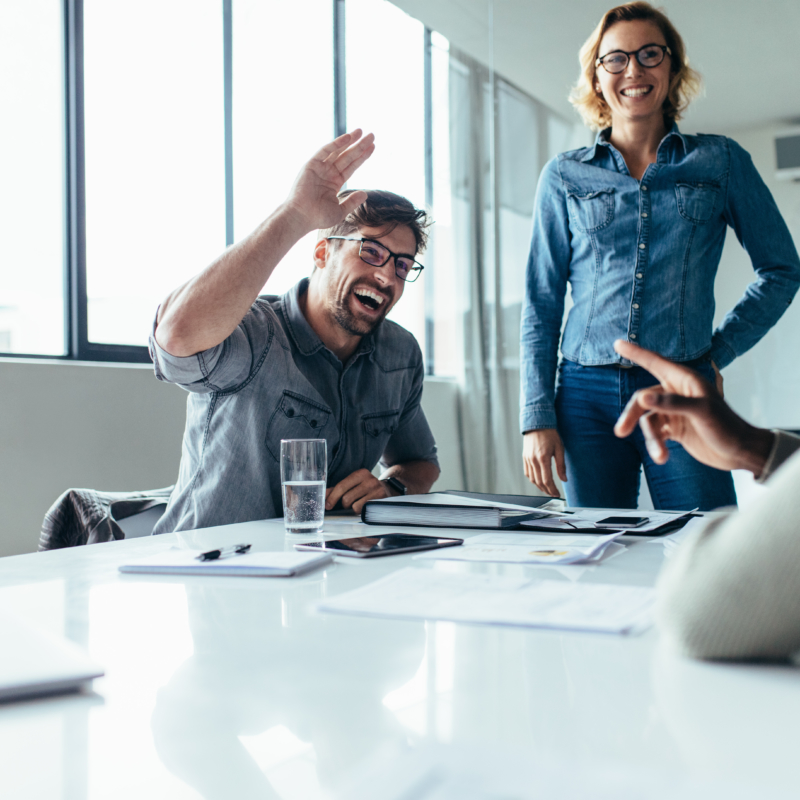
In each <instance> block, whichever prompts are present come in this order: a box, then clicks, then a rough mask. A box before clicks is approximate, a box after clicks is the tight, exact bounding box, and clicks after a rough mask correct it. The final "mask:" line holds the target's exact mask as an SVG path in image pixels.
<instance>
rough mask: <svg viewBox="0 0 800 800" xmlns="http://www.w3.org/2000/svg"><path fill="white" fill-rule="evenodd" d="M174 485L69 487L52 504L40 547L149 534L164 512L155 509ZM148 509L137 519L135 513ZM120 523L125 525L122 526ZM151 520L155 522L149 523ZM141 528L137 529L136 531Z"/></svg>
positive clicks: (67, 545) (58, 546) (166, 499)
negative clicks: (144, 489)
mask: <svg viewBox="0 0 800 800" xmlns="http://www.w3.org/2000/svg"><path fill="white" fill-rule="evenodd" d="M173 488H174V487H172V486H168V487H166V488H165V489H153V490H151V491H147V492H98V491H96V490H94V489H68V490H67V491H66V492H64V494H62V495H61V496H60V497H59V498H58V500H56V502H55V503H53V505H52V506H51V507H50V510H49V511H48V512H47V513H46V514H45V516H44V521H43V522H42V532H41V534H40V535H39V550H40V551H42V550H57V549H60V548H62V547H78V546H80V545H84V544H96V543H98V542H112V541H114V540H115V539H125V538H126V530H127V535H128V538H130V537H131V536H132V535H139V536H141V535H146V534H147V533H149V532H148V531H144V530H143V525H142V524H138V525H137V524H135V522H139V523H146V524H147V525H150V531H152V530H153V526H154V525H155V523H156V522H157V520H158V517H160V516H161V515H160V514H159V513H158V512H157V511H156V509H157V508H158V507H162V508H161V511H162V512H163V506H165V505H166V503H167V502H169V497H170V494H172V490H173ZM144 512H148V513H147V515H145V516H144V517H141V518H139V519H138V520H134V518H135V517H136V515H139V514H143V513H144ZM121 522H125V523H126V524H124V525H120V523H121ZM151 522H152V524H150V523H151ZM137 528H138V530H137Z"/></svg>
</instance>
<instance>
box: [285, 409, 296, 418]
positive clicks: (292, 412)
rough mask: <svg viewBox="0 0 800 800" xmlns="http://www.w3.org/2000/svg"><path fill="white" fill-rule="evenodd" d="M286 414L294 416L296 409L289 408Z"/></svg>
mask: <svg viewBox="0 0 800 800" xmlns="http://www.w3.org/2000/svg"><path fill="white" fill-rule="evenodd" d="M286 416H287V417H293V416H294V409H293V408H287V409H286Z"/></svg>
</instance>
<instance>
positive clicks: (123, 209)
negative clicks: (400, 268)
mask: <svg viewBox="0 0 800 800" xmlns="http://www.w3.org/2000/svg"><path fill="white" fill-rule="evenodd" d="M0 66H2V67H3V69H2V71H0V102H1V103H2V107H3V109H4V112H5V114H6V117H5V118H6V119H7V120H13V124H6V125H3V126H0V145H2V146H0V175H2V176H3V180H2V183H1V184H0V278H1V279H2V282H1V283H0V355H2V354H7V355H8V354H17V355H30V356H49V357H61V358H73V359H76V358H78V359H93V360H116V361H147V360H149V358H148V354H147V350H146V346H145V345H146V342H147V337H148V335H149V332H150V329H151V325H152V320H153V316H154V314H155V310H156V308H157V305H158V303H159V302H160V301H161V299H162V298H163V297H164V296H165V295H166V294H167V293H168V292H169V291H170V290H172V289H173V288H175V287H177V286H178V285H180V284H181V283H182V282H184V281H185V280H187V279H188V278H190V277H191V276H192V275H194V274H196V273H197V272H199V271H200V270H201V269H203V268H204V267H205V266H207V265H208V264H209V263H210V262H211V261H212V260H213V259H214V258H216V257H217V256H218V255H219V254H220V253H222V251H223V250H224V248H225V247H226V246H227V245H230V244H231V243H232V242H234V241H237V240H239V239H241V238H242V237H243V236H246V235H247V234H248V233H249V232H250V231H252V230H253V229H254V228H256V227H257V226H258V225H259V224H260V223H261V222H262V221H263V220H264V219H265V218H266V217H267V216H268V215H269V214H270V213H271V212H272V211H273V210H274V209H275V207H276V206H277V205H278V204H279V203H280V202H281V201H282V200H283V199H284V197H285V196H286V194H287V192H288V190H289V188H290V186H291V184H292V181H293V179H294V177H295V175H296V172H297V170H298V169H299V168H300V166H301V164H302V163H303V161H304V160H305V159H306V158H308V157H310V156H311V155H312V154H313V153H314V152H315V151H316V150H317V149H318V148H319V147H320V146H321V145H322V144H324V143H325V142H327V141H329V140H330V139H331V138H333V136H334V135H335V134H337V133H341V132H343V131H345V130H352V129H353V128H356V127H360V128H362V129H363V130H364V132H365V133H367V132H372V133H374V134H375V137H376V145H377V147H376V150H375V154H374V155H373V157H372V158H371V159H370V160H369V161H368V162H367V163H366V164H365V165H364V166H363V167H362V168H361V169H360V170H359V172H357V173H356V175H355V176H354V177H353V179H352V180H351V183H350V188H366V189H369V188H381V189H388V190H390V191H393V192H396V193H398V194H401V195H404V196H405V197H407V198H408V199H409V200H411V201H412V202H413V203H414V204H415V205H417V206H419V207H427V208H428V210H429V211H430V212H431V214H432V217H433V219H434V221H435V225H434V227H433V229H432V231H431V239H430V244H429V248H428V250H427V252H426V253H425V254H424V255H422V256H421V257H420V260H421V261H422V263H424V264H425V266H426V270H425V272H424V273H423V275H422V278H421V280H419V281H417V282H415V283H414V284H413V285H410V286H408V287H407V288H406V291H405V292H404V295H403V298H402V301H401V302H400V303H399V304H398V305H397V306H396V307H395V308H394V309H393V310H392V313H391V318H392V319H393V320H395V321H396V322H398V323H399V324H401V325H403V326H404V327H406V328H408V329H409V330H410V331H411V332H412V333H413V334H414V335H415V336H416V338H417V340H418V341H419V343H420V346H421V348H422V351H423V353H424V355H425V359H426V369H427V371H428V373H435V374H439V375H450V376H461V375H462V374H463V373H464V369H465V353H466V352H467V350H469V349H470V348H472V350H475V347H474V346H472V345H470V344H469V336H466V335H465V331H468V330H470V326H471V325H472V322H471V321H470V320H473V316H474V313H475V311H476V309H477V308H478V305H479V303H480V301H479V298H480V297H481V296H483V297H484V298H485V300H486V301H487V302H489V303H492V302H494V298H495V297H497V298H499V302H500V306H501V307H502V309H503V314H502V318H501V319H498V325H499V326H500V327H499V328H497V326H494V327H493V328H492V330H494V329H495V328H497V332H498V333H500V335H501V336H502V339H503V340H504V341H507V342H511V341H512V340H513V339H514V336H515V334H514V332H513V331H514V329H515V328H516V326H517V325H518V319H519V296H518V285H519V277H520V274H521V270H522V269H523V267H524V261H525V250H526V247H527V228H528V226H529V216H530V210H531V206H532V197H533V191H534V187H535V175H536V172H537V171H538V165H540V164H541V163H543V160H544V158H546V157H547V156H549V155H550V154H552V152H553V151H554V149H564V147H565V145H567V143H568V140H569V138H570V136H571V135H572V131H573V126H572V125H570V124H569V123H568V122H566V121H564V120H561V119H560V118H558V117H556V116H554V115H553V114H552V113H551V112H549V111H547V110H546V109H544V108H543V107H541V106H540V105H538V104H537V103H536V102H535V101H534V100H533V99H532V98H530V97H529V96H528V95H526V94H525V93H524V92H521V91H519V90H518V89H516V88H515V87H513V86H511V85H510V84H506V83H504V82H503V81H502V80H501V79H499V77H497V78H496V79H495V77H492V76H491V74H490V70H488V68H487V67H486V66H485V65H481V64H479V63H478V62H474V61H472V60H471V59H470V58H469V57H467V56H465V55H464V54H463V53H461V52H460V51H457V50H455V49H451V47H450V44H449V42H448V40H447V39H446V38H444V37H443V36H441V35H440V34H438V33H436V32H435V31H431V30H428V29H426V28H425V26H424V25H423V24H422V23H421V22H419V21H418V20H415V19H413V18H412V17H409V16H408V15H407V14H406V13H404V12H403V11H401V10H400V9H398V8H397V7H396V6H395V5H393V4H392V3H391V2H388V0H303V1H302V2H296V3H277V2H264V0H140V2H138V3H133V4H131V3H118V2H109V1H108V0H26V2H11V1H10V0H9V1H8V2H0ZM486 170H488V172H487V171H486ZM314 239H315V233H311V234H309V235H308V236H307V237H305V238H304V240H303V241H301V242H300V243H298V245H296V246H295V247H294V248H293V250H292V251H291V252H290V253H289V254H288V255H287V256H286V257H285V258H284V260H283V261H282V263H281V264H280V265H279V266H278V268H277V269H276V270H275V272H274V273H273V275H272V276H271V278H270V280H269V281H268V282H267V285H266V286H265V287H264V291H265V292H267V293H269V294H280V293H283V292H285V291H286V290H287V289H289V288H290V287H291V286H292V285H293V284H294V283H295V282H296V281H297V280H299V279H300V278H301V277H303V276H305V275H308V274H310V272H311V268H312V261H311V252H312V247H313V243H314ZM471 315H473V316H471ZM500 328H502V331H500ZM487 330H488V329H487ZM489 333H491V331H489ZM487 335H488V334H487ZM492 335H494V334H492ZM478 350H480V348H478ZM476 353H477V351H476ZM473 355H475V353H473ZM503 357H504V359H505V360H506V361H507V364H506V366H507V367H509V368H512V369H513V368H514V367H515V364H516V352H515V351H514V350H513V349H509V350H507V351H506V352H505V353H504V356H503Z"/></svg>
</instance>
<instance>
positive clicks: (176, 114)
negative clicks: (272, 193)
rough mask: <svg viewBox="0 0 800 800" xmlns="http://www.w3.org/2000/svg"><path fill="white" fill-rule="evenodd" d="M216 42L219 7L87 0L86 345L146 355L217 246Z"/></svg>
mask: <svg viewBox="0 0 800 800" xmlns="http://www.w3.org/2000/svg"><path fill="white" fill-rule="evenodd" d="M155 20H157V21H158V22H157V24H154V21H155ZM222 44H223V36H222V13H221V10H220V4H219V0H138V2H136V3H110V2H108V0H84V90H85V130H86V134H85V136H86V139H85V143H86V144H85V147H86V156H85V158H86V296H87V322H88V340H89V342H93V343H104V344H122V345H140V346H144V345H146V344H147V337H148V335H149V332H150V327H151V324H152V320H153V315H154V313H155V309H156V306H157V305H158V302H159V300H160V299H161V298H163V297H164V296H165V295H166V294H167V293H168V292H169V291H170V290H171V289H174V288H175V287H176V286H178V285H179V284H180V283H182V282H183V281H185V280H187V279H188V278H190V277H191V276H192V275H193V274H194V273H196V272H198V271H199V270H200V269H201V268H202V267H204V266H205V265H206V264H208V263H209V262H210V261H211V260H212V259H213V258H214V257H216V256H217V255H219V254H220V253H221V252H222V250H224V248H225V160H224V125H223V115H222V109H223V83H222V77H223V73H222Z"/></svg>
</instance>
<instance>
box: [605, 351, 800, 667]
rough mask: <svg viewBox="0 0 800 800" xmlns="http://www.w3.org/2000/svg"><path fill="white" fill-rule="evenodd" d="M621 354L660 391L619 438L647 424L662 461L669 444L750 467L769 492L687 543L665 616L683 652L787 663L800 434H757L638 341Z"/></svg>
mask: <svg viewBox="0 0 800 800" xmlns="http://www.w3.org/2000/svg"><path fill="white" fill-rule="evenodd" d="M616 348H617V350H618V352H619V353H620V354H622V355H623V356H624V357H625V358H628V359H630V360H631V361H633V362H634V363H637V364H639V365H640V366H643V367H644V368H645V369H647V370H648V371H649V372H651V373H652V374H653V375H655V376H656V377H657V378H658V379H659V381H660V386H657V387H653V388H651V389H645V390H642V391H640V392H637V393H636V394H635V395H634V396H633V398H632V399H631V402H630V403H629V404H628V406H627V407H626V409H625V411H624V412H623V414H622V416H621V417H620V420H619V422H618V423H617V428H616V430H617V434H618V435H620V436H626V435H628V434H629V433H630V432H631V431H632V430H633V428H634V426H635V425H636V424H637V423H638V424H639V425H640V427H641V428H642V431H643V432H644V435H645V438H646V441H647V446H648V450H649V451H650V453H651V455H652V457H653V459H654V460H655V461H657V462H658V463H664V462H665V461H666V459H667V457H668V451H667V448H666V445H665V442H666V440H667V439H672V440H675V441H678V442H680V443H681V444H682V445H683V446H684V447H685V448H686V449H687V450H689V451H690V452H691V453H692V455H693V456H694V457H695V458H697V459H698V460H700V461H702V462H703V463H706V464H709V465H711V466H714V467H717V468H719V469H747V470H749V471H751V472H752V473H753V474H754V476H755V477H756V479H757V480H760V481H762V482H763V481H766V482H767V485H768V487H769V491H768V492H765V493H764V494H763V496H762V497H761V498H760V499H759V500H758V501H756V502H754V503H753V504H752V505H750V506H749V507H748V508H747V509H745V510H744V511H731V512H730V513H727V514H725V515H723V516H721V517H719V518H717V519H714V520H712V521H711V522H710V523H709V524H708V525H706V526H705V527H704V528H702V529H701V530H700V531H699V532H697V533H695V534H694V535H693V536H692V537H690V538H689V539H687V541H685V542H684V543H683V544H682V545H681V546H680V547H679V548H678V549H677V551H676V552H675V554H674V555H673V556H672V558H670V559H669V561H668V562H667V564H666V566H665V567H664V570H663V572H662V575H661V577H660V579H659V582H658V608H657V619H658V623H659V627H660V628H661V630H662V632H663V633H664V635H665V636H666V638H667V639H668V640H669V641H670V642H671V643H672V644H673V645H674V646H675V647H676V648H677V649H679V650H680V651H681V652H683V653H685V654H687V655H690V656H693V657H695V658H704V659H737V660H745V659H758V660H764V659H767V660H782V659H787V658H790V657H792V656H793V655H794V654H796V653H797V652H798V651H800V582H798V580H797V575H798V573H800V536H798V526H799V525H800V452H798V451H800V437H796V436H792V435H791V434H788V433H784V432H779V431H768V430H765V429H763V428H756V427H754V426H752V425H750V424H748V423H747V422H745V421H744V420H743V419H741V418H740V417H739V416H738V415H736V414H735V413H734V412H733V410H732V409H731V408H730V407H729V406H728V405H727V404H726V403H725V401H724V400H723V399H722V397H721V395H720V394H719V393H718V392H717V391H716V389H715V388H714V387H713V386H712V385H711V384H710V383H708V382H707V381H706V380H705V379H703V378H702V377H701V376H699V375H698V374H697V373H695V372H694V371H692V370H691V369H688V368H686V367H683V366H681V365H680V364H675V363H672V362H669V361H667V360H665V359H663V358H661V357H660V356H658V355H656V354H655V353H651V352H649V351H647V350H644V349H643V348H640V347H637V346H636V345H633V344H631V343H630V342H623V341H619V342H617V343H616Z"/></svg>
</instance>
